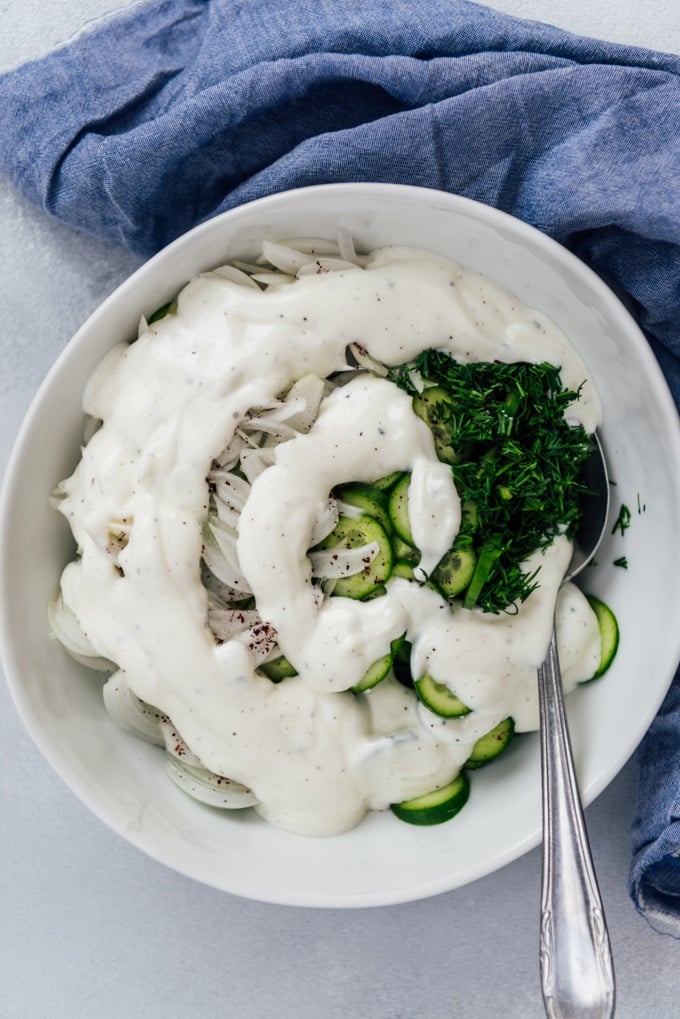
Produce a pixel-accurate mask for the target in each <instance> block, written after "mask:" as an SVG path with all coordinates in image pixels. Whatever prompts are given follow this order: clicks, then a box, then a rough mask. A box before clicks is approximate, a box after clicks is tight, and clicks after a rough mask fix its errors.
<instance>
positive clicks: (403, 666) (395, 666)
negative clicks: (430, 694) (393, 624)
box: [392, 638, 414, 689]
mask: <svg viewBox="0 0 680 1019" xmlns="http://www.w3.org/2000/svg"><path fill="white" fill-rule="evenodd" d="M411 650H412V645H411V642H410V641H408V640H405V639H404V638H402V639H401V643H400V644H399V647H397V648H396V649H395V647H394V644H393V645H392V652H393V654H394V661H393V662H392V671H393V672H394V676H395V679H397V680H398V681H399V682H400V683H401V685H402V686H405V687H408V688H409V689H412V688H413V686H414V683H413V676H412V674H411Z"/></svg>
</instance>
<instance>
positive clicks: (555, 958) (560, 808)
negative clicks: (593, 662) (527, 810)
mask: <svg viewBox="0 0 680 1019" xmlns="http://www.w3.org/2000/svg"><path fill="white" fill-rule="evenodd" d="M538 691H539V704H540V715H541V766H542V775H543V888H542V897H541V932H540V938H541V945H540V960H541V986H542V991H543V1002H544V1004H545V1011H546V1015H547V1016H549V1017H551V1019H608V1017H610V1016H613V1015H614V999H615V989H614V966H613V962H612V955H611V947H610V944H609V934H608V932H607V924H606V920H605V916H604V910H603V908H602V900H601V898H600V893H599V891H598V887H597V879H596V877H595V870H594V867H593V862H592V858H591V855H590V847H589V845H588V836H587V833H586V827H585V821H584V818H583V810H582V807H581V801H580V797H579V792H578V785H577V781H576V773H575V770H574V761H573V756H572V751H571V743H570V740H569V732H568V729H567V720H566V715H565V710H564V696H563V692H562V676H561V673H560V664H559V659H558V656H557V643H556V639H555V631H554V628H553V634H552V638H551V641H550V647H549V649H548V654H547V657H546V660H545V662H544V663H543V665H541V667H540V668H539V670H538Z"/></svg>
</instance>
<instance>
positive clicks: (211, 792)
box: [166, 756, 257, 810]
mask: <svg viewBox="0 0 680 1019" xmlns="http://www.w3.org/2000/svg"><path fill="white" fill-rule="evenodd" d="M166 771H167V773H168V775H169V776H170V778H171V779H172V781H173V782H174V783H175V785H177V786H179V788H180V789H181V790H182V792H185V793H187V795H188V796H191V797H193V798H194V799H195V800H198V801H199V802H200V803H205V804H207V805H208V806H209V807H219V808H221V809H223V810H241V809H243V808H244V807H252V806H253V805H254V804H255V803H257V797H256V796H255V795H254V793H252V792H251V790H250V789H248V788H247V787H246V786H244V785H241V783H240V782H234V781H233V780H232V779H230V778H223V777H222V776H221V775H215V774H214V773H213V772H212V771H208V770H207V769H206V768H198V767H194V766H192V765H189V764H185V763H184V762H183V761H180V760H178V759H177V758H176V757H170V756H169V757H168V760H167V762H166Z"/></svg>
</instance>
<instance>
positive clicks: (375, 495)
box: [335, 481, 392, 534]
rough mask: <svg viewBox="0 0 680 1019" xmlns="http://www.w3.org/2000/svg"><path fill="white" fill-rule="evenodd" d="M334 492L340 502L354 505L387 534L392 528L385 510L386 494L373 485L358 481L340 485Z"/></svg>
mask: <svg viewBox="0 0 680 1019" xmlns="http://www.w3.org/2000/svg"><path fill="white" fill-rule="evenodd" d="M335 491H336V494H337V496H338V498H339V499H341V500H342V502H346V503H347V504H348V505H350V506H356V507H357V509H360V510H363V512H364V513H368V515H369V516H371V517H375V519H376V520H377V521H378V522H379V523H380V524H382V526H383V527H384V528H385V531H386V532H387V534H389V533H390V531H391V530H392V523H391V521H390V515H389V513H388V511H387V496H386V495H385V494H384V493H383V492H381V491H380V489H379V488H376V486H375V485H365V484H363V483H362V482H360V481H356V482H351V483H350V484H348V485H340V486H339V487H338V488H337V489H336V490H335Z"/></svg>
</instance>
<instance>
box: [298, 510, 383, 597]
mask: <svg viewBox="0 0 680 1019" xmlns="http://www.w3.org/2000/svg"><path fill="white" fill-rule="evenodd" d="M374 541H375V542H377V544H378V546H379V548H378V554H377V555H376V556H375V557H374V558H373V559H372V560H371V562H370V563H367V564H366V565H365V567H364V568H363V569H362V570H360V571H359V572H358V573H354V574H352V575H351V576H349V577H341V578H340V579H339V580H337V581H336V583H335V587H334V588H333V594H334V595H339V596H340V597H344V598H366V597H367V596H368V595H371V594H374V593H375V592H376V591H379V590H380V588H382V587H383V586H384V584H385V581H386V580H388V579H389V577H390V575H391V573H392V562H393V556H392V546H391V545H390V539H389V538H388V537H387V534H386V533H385V528H384V527H382V526H381V524H379V523H378V521H377V520H376V519H375V517H371V516H368V514H362V516H360V517H357V518H356V520H353V519H351V518H350V517H340V519H339V520H338V522H337V524H336V525H335V527H334V529H333V530H332V531H331V533H330V534H329V535H328V537H326V538H324V540H323V541H322V542H320V544H319V545H317V546H316V547H317V548H319V549H329V548H360V547H361V546H362V545H369V544H370V543H371V542H374Z"/></svg>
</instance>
